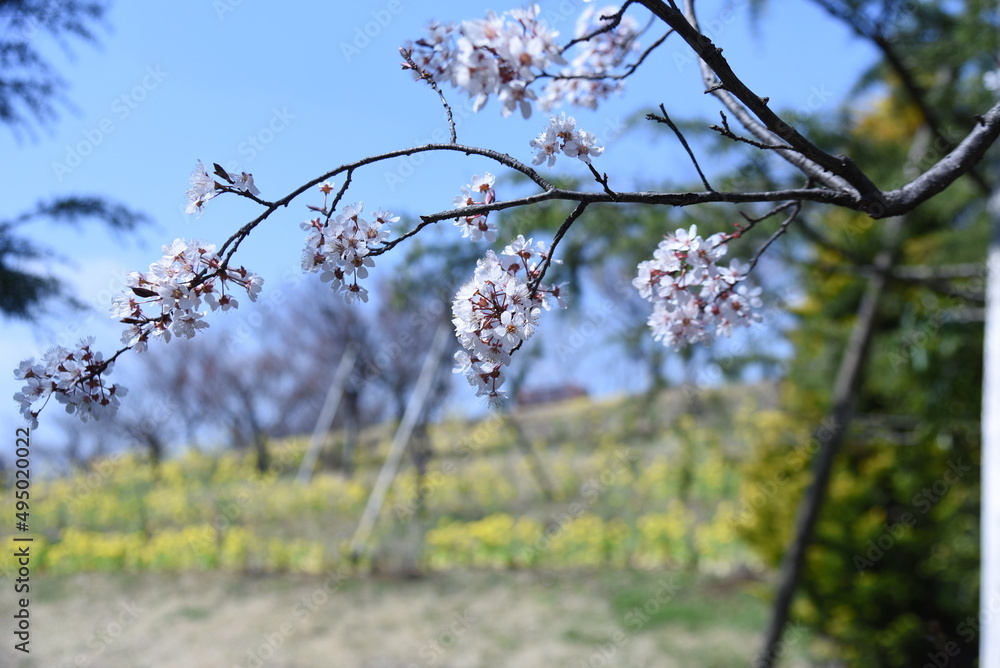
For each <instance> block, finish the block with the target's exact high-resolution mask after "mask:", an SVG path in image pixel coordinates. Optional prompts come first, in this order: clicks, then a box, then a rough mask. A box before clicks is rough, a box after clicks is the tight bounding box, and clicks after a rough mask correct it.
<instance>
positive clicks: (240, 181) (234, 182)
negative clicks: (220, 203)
mask: <svg viewBox="0 0 1000 668" xmlns="http://www.w3.org/2000/svg"><path fill="white" fill-rule="evenodd" d="M214 167H215V173H216V174H217V175H218V176H219V178H221V179H223V180H224V181H225V182H226V183H224V184H223V183H219V182H218V181H216V180H215V179H213V178H212V177H211V176H210V175H209V173H208V170H206V169H205V165H203V164H202V162H201V160H199V161H198V164H197V165H195V167H194V171H192V172H191V187H190V188H189V189H188V191H187V202H188V203H187V208H186V209H185V210H184V212H185V213H187V214H192V213H193V214H197V215H198V216H201V212H202V209H203V208H204V206H205V202H207V201H208V200H210V199H212V198H213V197H215V196H216V195H218V194H219V193H223V192H227V191H229V192H245V193H249V194H251V195H253V196H254V197H256V196H257V195H259V194H260V190H258V189H257V186H255V185H254V183H253V174H247V173H246V172H240V173H238V174H237V173H235V172H227V171H226V170H224V169H223V168H222V167H220V166H219V165H217V164H216V165H214Z"/></svg>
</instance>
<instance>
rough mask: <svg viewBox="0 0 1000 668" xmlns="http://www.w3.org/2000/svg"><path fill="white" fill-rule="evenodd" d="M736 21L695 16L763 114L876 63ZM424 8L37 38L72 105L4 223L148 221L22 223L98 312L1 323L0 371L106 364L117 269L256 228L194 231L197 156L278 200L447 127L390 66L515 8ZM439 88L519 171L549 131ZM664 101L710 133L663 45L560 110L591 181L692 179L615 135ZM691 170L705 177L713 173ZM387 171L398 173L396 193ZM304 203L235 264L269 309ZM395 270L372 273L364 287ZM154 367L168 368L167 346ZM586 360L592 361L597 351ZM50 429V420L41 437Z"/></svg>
mask: <svg viewBox="0 0 1000 668" xmlns="http://www.w3.org/2000/svg"><path fill="white" fill-rule="evenodd" d="M540 5H541V8H542V12H543V14H545V15H546V16H547V17H548V18H549V19H550V20H551V22H552V23H553V24H554V25H555V26H556V27H557V28H558V29H559V30H560V31H561V32H562V33H563V34H564V35H569V34H571V33H572V30H573V22H574V21H575V17H576V15H577V14H578V13H579V12H580V11H581V10H582V8H583V7H584V6H585V5H584V3H582V2H580V1H579V0H577V1H572V0H562V1H561V2H556V1H542V2H540ZM511 6H513V5H511ZM748 6H749V2H748V1H747V0H742V1H740V0H737V1H735V2H724V1H721V0H720V1H716V2H708V1H706V2H701V3H699V15H700V18H701V20H702V24H703V27H704V28H705V29H706V31H707V32H708V33H709V34H710V36H711V37H712V38H713V39H714V40H715V42H716V43H717V44H718V45H719V46H721V47H723V49H724V53H725V55H726V56H727V57H728V58H729V60H730V62H731V63H732V64H733V65H734V67H735V69H736V71H737V73H738V74H741V75H743V77H744V80H745V81H747V82H748V83H749V84H750V85H751V87H752V88H754V89H755V90H756V91H757V92H759V93H760V94H761V95H766V96H768V97H770V98H771V103H770V104H771V106H772V107H773V108H777V109H802V110H808V111H817V110H822V109H827V108H828V109H830V110H832V109H834V108H835V107H836V105H838V104H840V103H841V102H842V101H843V100H844V99H845V97H846V95H847V93H848V91H849V87H850V85H851V83H852V82H853V81H854V79H855V77H856V76H857V73H858V71H859V68H861V67H863V66H864V65H866V64H867V63H869V62H870V61H871V58H872V54H871V53H870V52H869V51H868V50H867V47H865V46H863V45H862V44H861V43H859V42H857V41H853V40H852V39H851V38H850V36H849V35H847V34H846V32H845V31H844V30H843V29H842V28H841V27H840V26H839V25H836V24H834V23H832V22H830V21H829V19H827V17H826V16H825V15H823V14H822V13H820V12H818V10H816V9H814V8H813V7H812V5H811V4H810V3H808V2H805V1H804V0H786V1H785V2H781V3H780V4H779V3H778V2H772V3H770V6H769V8H768V11H767V12H766V13H765V15H764V17H763V19H762V21H761V22H760V24H759V29H758V30H757V31H756V32H754V31H753V30H751V27H750V21H749V16H748ZM431 7H432V5H431V3H418V2H415V1H413V0H376V1H373V2H372V1H367V0H366V1H362V2H353V3H330V2H322V3H321V2H305V1H302V2H289V3H282V4H280V5H279V4H278V3H264V2H260V1H257V2H254V1H253V0H173V1H172V2H166V3H139V2H131V3H126V2H120V3H118V4H117V5H115V6H113V7H112V9H111V11H110V12H109V14H108V17H107V18H108V27H107V29H102V30H101V31H100V34H99V38H100V44H99V45H98V47H97V48H94V47H92V46H90V45H87V44H80V43H74V44H73V45H72V55H71V56H70V57H67V55H66V54H65V53H63V52H62V51H61V50H59V49H58V48H57V47H55V46H54V45H52V44H47V43H45V42H44V38H43V37H37V38H36V39H39V40H42V42H41V44H42V47H43V48H44V49H45V50H46V52H48V53H51V54H52V58H53V61H54V63H55V64H56V66H57V69H58V70H59V71H60V72H61V74H62V75H63V76H64V78H65V79H66V80H67V81H68V82H69V84H70V88H69V90H68V98H69V100H70V101H71V102H72V104H73V105H74V110H73V111H67V112H66V113H64V114H63V116H62V118H61V119H60V120H59V121H58V122H57V123H56V124H55V125H54V126H53V127H52V128H51V129H50V130H48V131H45V130H43V131H41V132H40V135H39V137H38V138H37V139H36V140H34V141H31V140H27V141H22V142H18V141H16V140H15V139H14V138H13V137H12V136H11V135H10V134H9V133H2V134H0V152H2V154H3V155H4V158H5V160H4V164H5V165H6V170H5V178H4V180H3V184H4V187H3V194H4V197H3V203H2V204H0V206H2V210H3V213H4V214H5V215H7V216H13V215H16V214H17V213H19V212H21V211H24V210H26V209H28V208H30V207H31V206H32V205H33V204H34V203H35V202H37V201H38V200H39V199H42V198H50V197H54V196H59V195H68V194H99V195H103V196H106V197H108V198H111V199H113V200H117V201H120V202H122V203H125V204H127V205H129V206H131V207H133V208H135V209H137V210H140V211H142V212H145V213H146V214H148V215H149V216H150V217H151V218H152V219H153V220H154V224H153V225H151V226H149V227H147V228H145V229H142V230H140V231H139V232H138V233H137V234H134V235H129V236H128V237H125V238H117V237H115V236H113V235H109V234H108V233H107V232H105V231H104V230H103V229H102V228H99V227H97V226H89V227H87V228H85V231H83V232H75V231H69V230H67V229H65V228H49V227H47V226H44V225H38V226H36V227H34V228H32V230H31V234H32V236H33V237H34V238H36V239H37V240H38V241H39V242H40V243H42V244H45V245H48V246H49V247H51V248H53V249H54V250H55V251H56V252H58V253H59V254H60V255H61V256H62V257H63V258H64V259H65V262H63V263H61V264H60V266H58V267H56V268H55V269H54V270H55V271H56V273H57V274H59V275H61V276H64V277H66V278H67V279H69V280H71V281H72V282H73V283H74V284H75V286H76V293H77V294H78V295H79V296H80V298H81V299H82V300H83V301H85V302H87V303H88V304H91V305H92V307H93V308H92V310H91V311H88V312H84V313H74V312H69V311H64V310H60V309H58V308H56V309H54V310H53V314H52V315H51V316H49V317H46V318H45V319H43V321H42V322H41V323H40V324H39V325H35V326H30V327H29V326H26V325H22V324H19V323H11V322H5V323H4V324H3V328H2V330H0V337H2V343H3V347H2V350H3V351H4V352H3V355H2V359H0V366H2V367H3V368H5V369H8V370H9V369H13V368H14V367H15V366H16V365H17V363H18V361H20V360H21V359H24V358H26V357H29V356H33V355H38V354H40V353H41V352H43V351H44V350H45V349H46V348H47V347H49V346H50V345H52V344H53V343H56V342H59V343H64V344H70V343H72V342H73V341H75V340H76V339H77V338H78V337H79V336H81V335H84V334H94V335H97V336H98V341H99V343H100V347H101V348H102V349H103V350H105V351H107V352H111V351H113V350H114V349H116V348H117V345H116V344H117V343H118V341H117V337H118V332H119V331H120V329H119V325H117V324H116V323H114V322H113V321H111V319H110V318H109V317H108V315H107V307H108V305H109V303H110V299H111V298H112V297H113V296H115V295H116V294H118V293H119V292H120V290H121V285H122V279H123V277H124V275H125V273H126V272H128V271H133V270H145V269H146V268H147V267H148V265H149V264H150V263H151V262H153V261H155V260H156V259H158V257H159V255H160V252H159V249H160V246H161V245H162V244H164V243H168V242H169V241H171V240H172V239H174V238H175V237H185V238H191V237H195V238H199V239H202V240H206V241H209V242H214V243H218V244H221V243H222V242H223V241H224V240H225V239H226V238H227V237H228V236H229V235H230V234H232V232H233V231H235V230H236V229H237V228H238V227H239V226H240V225H242V224H243V223H245V222H246V221H247V220H249V219H250V218H251V217H252V216H253V215H254V213H255V208H254V207H253V206H250V203H248V202H244V201H239V200H236V199H235V198H225V197H221V198H218V199H216V200H213V201H211V202H209V204H208V205H207V207H206V211H205V213H204V215H202V216H201V217H200V218H197V219H196V218H194V217H191V216H186V215H184V214H183V208H184V202H185V200H184V193H185V190H186V189H187V186H188V183H187V180H188V175H189V174H190V171H191V169H192V167H193V166H194V164H195V161H196V160H198V159H201V160H203V161H205V162H206V163H211V162H218V163H221V164H222V165H224V166H225V167H227V168H229V169H231V170H236V169H239V170H245V171H248V172H251V173H253V175H254V177H255V180H256V183H257V185H258V187H259V188H260V189H261V191H262V196H263V197H265V198H268V199H277V198H279V197H281V196H283V195H284V194H286V193H287V192H289V191H290V190H293V189H294V188H295V187H297V186H298V185H300V184H302V183H303V182H305V181H308V180H309V179H311V178H313V177H315V176H317V175H319V174H321V173H323V172H325V171H327V170H329V169H330V168H331V167H334V166H336V165H339V164H341V163H344V162H348V161H352V160H356V159H358V158H361V157H364V156H367V155H371V154H375V153H380V152H383V151H387V150H392V149H397V148H402V147H406V146H412V145H419V144H423V143H426V142H428V141H430V140H431V138H432V137H434V136H435V133H436V132H440V131H441V130H443V129H444V128H445V123H444V117H443V114H442V110H441V107H440V105H439V103H438V101H437V98H436V96H435V95H434V94H433V93H432V92H431V91H430V90H429V89H428V88H427V87H426V86H424V85H423V84H418V83H415V82H413V81H412V80H411V78H410V76H409V75H408V74H407V73H405V72H403V71H401V69H400V67H399V62H400V57H399V54H398V52H397V48H398V46H399V45H400V44H402V43H403V42H404V41H405V40H406V39H417V38H419V37H420V36H421V34H422V30H423V27H424V26H425V25H426V23H427V21H428V20H429V19H431V18H437V19H444V20H456V19H462V18H479V17H480V16H482V15H483V13H484V12H485V10H486V9H487V8H493V9H495V10H497V11H502V10H505V9H509V8H510V7H508V6H501V5H491V6H487V5H479V4H477V3H469V2H457V1H454V0H449V1H444V2H436V3H433V9H431ZM654 34H657V35H658V34H659V32H657V31H656V30H654ZM647 42H648V39H647ZM445 92H446V93H450V95H449V99H450V101H451V102H452V104H453V106H455V107H456V109H457V110H458V113H459V120H460V122H459V127H458V133H459V141H460V142H461V143H465V144H472V145H479V146H487V147H491V148H495V149H498V150H500V151H503V152H507V153H510V154H511V155H512V156H514V157H516V158H518V159H520V160H522V161H524V162H530V160H531V156H532V151H531V149H530V147H529V145H528V142H529V140H530V139H531V138H532V137H534V136H535V135H536V134H537V133H538V132H539V131H540V130H541V129H542V127H543V126H544V125H545V122H546V118H547V117H546V116H544V115H543V114H542V113H541V112H539V111H538V110H536V112H535V114H534V115H533V116H532V117H531V118H530V119H529V120H524V119H522V118H520V117H519V116H512V117H510V118H507V119H503V118H501V117H500V114H499V106H498V105H497V104H496V102H495V101H491V102H490V103H489V104H488V105H487V106H486V108H485V109H483V110H482V111H481V112H480V113H479V114H472V113H470V112H468V105H467V104H466V101H465V100H463V99H462V98H461V96H459V95H458V93H457V92H455V91H451V90H449V89H447V88H446V90H445ZM661 102H662V103H664V104H666V106H667V109H668V111H669V112H670V113H671V115H672V116H674V117H675V118H690V117H694V116H700V117H702V118H704V119H705V120H706V124H710V123H713V122H715V121H716V120H717V118H718V106H717V104H716V103H715V101H714V100H713V99H712V98H710V97H709V96H706V95H703V94H702V86H701V81H700V77H699V74H698V69H697V67H696V66H695V64H694V63H693V61H691V60H690V58H689V57H688V52H687V51H686V49H684V48H683V46H682V44H681V43H680V42H679V41H676V42H671V41H670V40H668V42H667V43H666V44H665V45H664V46H663V47H661V49H660V51H659V52H658V53H657V54H656V55H655V56H653V57H652V58H651V59H650V60H649V61H647V63H646V64H645V65H644V66H643V68H641V69H640V71H639V72H638V73H637V75H636V76H635V77H633V78H632V79H630V80H629V82H628V85H627V88H626V92H625V95H624V96H622V97H621V98H616V99H613V100H611V101H609V102H608V103H606V104H604V105H602V106H601V107H600V108H599V109H598V110H597V111H588V110H567V111H568V112H569V113H570V114H572V115H575V116H576V117H577V119H578V122H579V125H580V127H582V128H583V129H588V130H591V131H593V132H595V133H597V134H598V136H603V137H606V138H607V141H606V142H605V143H606V147H607V148H606V152H605V155H603V156H602V157H601V158H599V161H600V162H599V165H598V166H599V168H600V169H601V170H602V171H607V172H608V173H609V174H611V175H612V178H613V180H614V181H615V182H617V183H619V184H626V183H629V182H632V181H635V182H647V183H648V182H649V181H653V180H656V181H661V180H662V181H666V182H671V181H676V182H686V181H687V180H688V179H689V178H690V174H689V173H688V172H689V170H690V165H689V164H688V162H687V160H686V158H685V157H684V156H683V154H682V153H681V152H680V151H679V149H678V148H677V147H675V146H671V145H667V144H665V143H662V142H658V143H650V142H649V141H648V137H646V136H643V135H642V134H628V135H624V136H621V137H613V135H614V134H615V132H614V131H613V128H616V127H619V126H620V125H621V124H622V123H623V122H624V119H625V118H627V117H628V116H629V115H631V114H633V113H634V112H635V111H636V110H638V109H645V108H650V107H653V106H656V105H658V104H660V103H661ZM463 108H465V111H462V109H463ZM703 166H705V167H706V168H707V169H709V170H711V163H710V162H708V163H707V164H705V163H703ZM400 170H402V171H400ZM483 170H488V171H493V172H494V173H497V174H498V175H500V174H501V173H502V172H500V170H498V169H497V166H496V165H494V164H491V163H490V162H488V161H486V160H485V159H482V158H478V157H467V156H462V155H460V154H453V153H449V154H447V155H445V156H439V157H429V158H428V159H427V160H426V162H424V163H423V164H421V165H419V166H417V167H415V168H413V169H410V167H408V166H403V165H402V163H386V164H385V165H384V166H383V165H377V166H374V167H372V168H370V169H368V170H364V171H359V172H358V174H357V176H356V178H355V184H354V186H352V189H351V191H350V193H349V194H348V196H347V199H348V200H349V201H357V200H362V201H364V202H365V203H366V207H367V208H375V207H386V208H389V209H391V210H393V211H395V212H397V213H400V214H412V215H416V214H419V213H430V212H434V211H438V210H442V209H446V208H450V203H451V198H452V197H453V196H454V195H456V194H458V191H459V188H460V187H461V186H462V185H463V184H465V183H468V180H469V178H470V176H471V175H472V174H473V173H477V172H482V171H483ZM554 170H555V171H559V170H565V172H566V173H570V174H575V175H583V174H585V173H586V172H585V171H584V170H583V165H582V164H570V163H569V162H568V161H563V162H560V163H557V164H556V166H555V168H554ZM411 172H412V173H411ZM392 174H395V175H402V176H404V177H405V178H403V179H402V182H401V183H399V182H398V181H399V179H396V178H394V177H393V176H392ZM338 185H339V184H338ZM498 196H499V197H500V198H504V197H505V194H504V193H503V192H502V191H500V192H498ZM312 201H313V200H311V199H309V198H308V197H306V198H302V199H300V200H299V202H298V204H297V205H293V206H292V207H290V208H289V209H288V210H287V211H284V212H280V213H279V214H278V215H275V216H273V217H272V218H271V219H270V220H269V221H268V223H267V224H266V225H265V226H264V227H262V228H261V229H259V230H258V231H257V232H255V233H254V235H253V236H252V237H251V238H250V239H249V240H248V241H247V242H246V243H245V244H244V245H243V247H242V248H241V253H240V255H239V256H238V257H239V258H240V259H239V262H240V263H241V264H244V265H245V266H247V267H248V268H250V269H252V270H254V271H256V272H258V273H260V274H262V275H263V276H264V278H265V281H266V282H265V294H266V292H267V291H268V290H269V289H274V288H275V287H276V286H279V285H280V284H281V283H282V281H283V280H285V279H286V277H288V276H289V275H292V274H293V273H294V272H296V271H297V268H298V262H299V255H300V249H301V247H302V242H303V233H302V232H301V231H300V230H299V228H298V223H299V221H301V220H303V219H304V218H305V217H306V209H305V205H306V204H308V203H311V202H312ZM456 234H457V230H456ZM501 236H503V231H502V230H501ZM392 268H393V267H392V265H391V263H384V266H377V267H376V269H375V273H376V274H377V273H378V271H379V270H391V269H392ZM470 273H471V267H470ZM247 306H248V305H247V304H245V305H244V307H243V308H241V311H246V310H249V309H248V308H246V307H247ZM246 315H247V314H246V312H244V313H241V314H237V315H235V316H233V315H228V316H226V317H227V319H230V320H232V319H233V318H240V317H246ZM221 317H223V316H220V318H221ZM543 326H544V323H543ZM154 352H155V353H157V354H169V353H170V351H169V350H167V347H162V346H161V347H160V349H159V350H157V351H154ZM593 363H594V364H597V365H598V366H600V365H601V364H602V363H601V361H600V355H599V354H598V353H595V354H594V356H593ZM128 364H129V359H128V358H127V357H126V358H123V359H122V361H121V362H120V363H119V367H118V369H116V371H115V374H116V376H121V377H123V378H124V377H127V370H126V369H125V367H127V365H128ZM113 377H114V376H113ZM629 377H630V373H629V372H628V371H627V370H626V369H624V368H619V370H618V371H616V372H614V373H609V374H608V375H607V377H606V379H605V381H604V383H605V385H606V387H607V388H608V389H622V388H627V387H628V383H629ZM0 378H2V380H0V390H2V391H3V393H4V394H6V396H8V397H9V396H11V395H12V394H13V393H14V392H15V391H17V389H18V384H17V383H16V382H15V381H14V380H13V378H12V376H11V375H10V373H9V371H5V372H4V373H3V374H2V375H0ZM570 378H572V375H570ZM576 380H580V379H576ZM53 409H55V410H58V409H57V407H55V406H51V407H50V408H49V409H48V410H49V411H50V412H53V413H54V412H55V410H53ZM45 420H46V418H45V414H43V416H42V428H43V429H44V425H45ZM0 422H2V423H3V428H4V429H5V430H6V433H13V431H14V428H15V426H17V425H18V424H20V419H19V417H18V415H17V410H16V406H15V404H14V403H13V402H12V401H6V402H0Z"/></svg>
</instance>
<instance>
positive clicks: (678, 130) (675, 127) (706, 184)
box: [646, 103, 715, 192]
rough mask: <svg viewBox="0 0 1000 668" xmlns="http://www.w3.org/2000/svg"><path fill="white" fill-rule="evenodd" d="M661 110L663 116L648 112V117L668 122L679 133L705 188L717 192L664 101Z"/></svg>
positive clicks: (660, 121) (659, 121)
mask: <svg viewBox="0 0 1000 668" xmlns="http://www.w3.org/2000/svg"><path fill="white" fill-rule="evenodd" d="M660 112H661V113H662V114H663V116H662V117H661V116H657V115H656V114H646V118H647V119H649V120H651V121H656V122H658V123H666V124H667V125H668V126H669V127H670V129H671V130H673V131H674V134H675V135H677V139H679V140H680V142H681V146H683V147H684V150H685V151H687V154H688V157H689V158H691V162H693V163H694V168H695V169H696V170H698V176H700V177H701V182H702V183H703V184H705V190H708V191H710V192H715V188H713V187H712V185H711V184H710V183H709V182H708V179H707V178H705V173H704V172H702V171H701V167H700V166H699V165H698V159H697V158H695V157H694V151H692V150H691V147H690V146H688V143H687V139H685V138H684V135H683V133H681V131H680V129H678V127H677V126H676V125H674V122H673V121H672V120H670V116H669V114H667V109H666V107H664V106H663V104H662V103H661V104H660Z"/></svg>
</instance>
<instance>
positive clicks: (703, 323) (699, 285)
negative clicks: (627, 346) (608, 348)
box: [632, 225, 761, 349]
mask: <svg viewBox="0 0 1000 668" xmlns="http://www.w3.org/2000/svg"><path fill="white" fill-rule="evenodd" d="M732 238H733V236H732V235H725V234H713V235H711V236H710V237H708V238H707V239H702V238H701V236H700V235H698V230H697V226H695V225H692V226H691V228H690V229H689V230H685V229H683V228H682V229H679V230H677V231H676V232H675V233H674V234H670V235H667V237H666V238H665V239H664V240H663V241H661V242H660V244H659V246H658V247H657V249H656V251H655V252H654V253H653V259H652V260H646V261H645V262H641V263H639V274H638V276H637V277H636V278H635V279H634V280H633V281H632V284H633V285H634V286H635V287H636V288H637V289H638V290H639V294H640V295H642V297H643V298H644V299H646V300H648V301H650V302H652V304H653V314H652V315H651V316H649V319H648V320H647V324H648V325H649V327H650V328H651V329H652V330H653V338H654V339H656V340H657V341H662V342H663V345H665V346H671V347H674V348H678V349H679V348H680V347H682V346H683V345H685V344H690V343H711V342H712V341H713V340H714V339H715V337H716V336H717V335H720V334H721V335H724V336H729V335H730V334H731V333H732V330H733V328H734V327H745V326H749V325H750V324H751V323H753V322H759V321H760V320H761V317H760V314H759V313H757V311H756V309H759V308H760V307H761V300H760V293H761V289H760V288H748V287H747V286H746V285H738V284H739V283H740V282H741V281H742V280H743V279H745V278H746V276H747V272H748V268H747V267H746V266H745V265H741V264H740V262H739V261H738V260H733V261H732V262H730V264H729V266H728V267H720V266H719V265H718V264H716V263H717V261H718V260H719V259H720V258H722V256H723V255H725V254H726V243H728V241H729V240H730V239H732Z"/></svg>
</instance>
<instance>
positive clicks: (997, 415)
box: [979, 190, 1000, 668]
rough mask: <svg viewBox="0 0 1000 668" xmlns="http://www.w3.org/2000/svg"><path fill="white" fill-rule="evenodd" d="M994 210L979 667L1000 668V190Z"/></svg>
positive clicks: (986, 339)
mask: <svg viewBox="0 0 1000 668" xmlns="http://www.w3.org/2000/svg"><path fill="white" fill-rule="evenodd" d="M989 210H990V216H991V217H992V219H993V238H992V241H991V243H990V250H989V256H988V259H987V264H986V323H985V325H984V327H985V334H984V337H983V338H984V341H983V343H984V350H983V365H984V369H983V429H982V434H983V442H982V484H981V490H982V510H981V512H982V516H981V518H980V527H981V528H980V532H981V533H982V544H981V546H982V547H981V554H980V564H981V566H980V569H981V570H980V580H979V623H980V628H979V665H980V667H981V668H1000V190H996V191H994V193H993V196H992V197H991V198H990V203H989Z"/></svg>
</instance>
